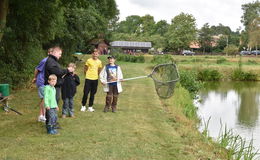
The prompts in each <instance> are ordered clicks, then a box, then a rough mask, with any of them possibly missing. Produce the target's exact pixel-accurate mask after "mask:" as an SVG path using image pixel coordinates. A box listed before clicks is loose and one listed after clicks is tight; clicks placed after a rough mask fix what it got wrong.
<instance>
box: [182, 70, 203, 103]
mask: <svg viewBox="0 0 260 160" xmlns="http://www.w3.org/2000/svg"><path fill="white" fill-rule="evenodd" d="M180 84H181V86H182V87H184V88H185V89H187V90H188V91H189V93H190V94H191V96H192V97H193V98H194V97H195V96H196V94H197V92H198V91H199V89H200V88H201V87H202V83H201V82H200V81H197V79H196V74H195V73H194V72H192V71H180Z"/></svg>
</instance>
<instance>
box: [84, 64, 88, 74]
mask: <svg viewBox="0 0 260 160" xmlns="http://www.w3.org/2000/svg"><path fill="white" fill-rule="evenodd" d="M87 71H88V66H87V65H85V66H84V75H86V73H87Z"/></svg>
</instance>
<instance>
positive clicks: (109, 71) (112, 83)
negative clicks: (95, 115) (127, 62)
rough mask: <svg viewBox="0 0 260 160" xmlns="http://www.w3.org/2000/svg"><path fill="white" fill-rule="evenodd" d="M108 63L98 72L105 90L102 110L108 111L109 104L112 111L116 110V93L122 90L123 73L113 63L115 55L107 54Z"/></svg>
mask: <svg viewBox="0 0 260 160" xmlns="http://www.w3.org/2000/svg"><path fill="white" fill-rule="evenodd" d="M107 59H108V64H107V65H106V66H105V67H104V68H103V69H102V71H101V72H100V75H99V76H100V81H101V83H102V84H103V87H104V91H105V92H107V96H106V105H105V108H104V112H108V111H109V108H110V106H111V107H112V112H116V109H117V101H118V95H119V93H120V92H122V86H121V82H120V81H121V80H122V79H123V74H122V70H121V68H120V66H118V65H116V64H115V57H114V56H108V57H107Z"/></svg>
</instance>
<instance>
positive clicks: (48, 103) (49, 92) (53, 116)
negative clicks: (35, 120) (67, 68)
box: [44, 74, 59, 134]
mask: <svg viewBox="0 0 260 160" xmlns="http://www.w3.org/2000/svg"><path fill="white" fill-rule="evenodd" d="M48 83H49V84H48V85H46V86H45V87H44V106H45V108H46V129H47V133H48V134H57V133H58V131H57V130H56V129H55V128H54V126H55V125H56V124H57V119H58V118H57V117H58V116H57V111H58V110H59V107H58V105H57V101H56V89H55V87H54V86H55V85H56V83H57V76H56V75H54V74H51V75H50V76H49V78H48Z"/></svg>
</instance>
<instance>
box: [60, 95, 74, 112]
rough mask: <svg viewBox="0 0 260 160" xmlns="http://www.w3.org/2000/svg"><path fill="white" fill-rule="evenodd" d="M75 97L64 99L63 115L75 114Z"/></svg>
mask: <svg viewBox="0 0 260 160" xmlns="http://www.w3.org/2000/svg"><path fill="white" fill-rule="evenodd" d="M73 102H74V101H73V97H72V98H65V99H63V107H62V115H69V116H73V115H74V107H73Z"/></svg>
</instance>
